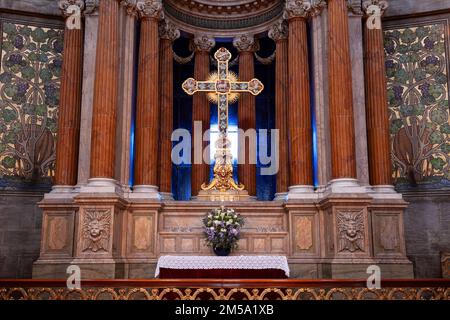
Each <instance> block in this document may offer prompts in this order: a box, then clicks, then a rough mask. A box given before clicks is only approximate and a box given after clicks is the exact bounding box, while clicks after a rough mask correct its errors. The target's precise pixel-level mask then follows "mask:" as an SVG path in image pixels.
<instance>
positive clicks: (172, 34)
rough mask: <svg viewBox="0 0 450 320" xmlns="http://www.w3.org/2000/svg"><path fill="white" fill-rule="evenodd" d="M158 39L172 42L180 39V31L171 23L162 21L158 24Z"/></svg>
mask: <svg viewBox="0 0 450 320" xmlns="http://www.w3.org/2000/svg"><path fill="white" fill-rule="evenodd" d="M159 37H160V38H161V39H166V40H170V41H172V42H173V41H175V40H177V39H178V38H179V37H180V30H178V29H177V28H176V26H175V25H174V24H173V23H172V22H170V21H168V20H163V21H161V23H160V24H159Z"/></svg>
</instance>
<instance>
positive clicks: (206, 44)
mask: <svg viewBox="0 0 450 320" xmlns="http://www.w3.org/2000/svg"><path fill="white" fill-rule="evenodd" d="M215 45H216V41H215V40H214V38H213V37H211V36H208V35H205V34H202V35H196V36H195V37H194V40H193V41H192V47H193V48H192V49H193V50H195V51H208V52H209V51H211V49H212V48H214V46H215Z"/></svg>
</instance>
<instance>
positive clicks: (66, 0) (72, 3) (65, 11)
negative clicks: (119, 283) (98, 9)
mask: <svg viewBox="0 0 450 320" xmlns="http://www.w3.org/2000/svg"><path fill="white" fill-rule="evenodd" d="M58 6H59V9H61V12H62V15H63V16H64V17H66V18H67V17H70V16H72V15H73V14H74V11H73V9H74V7H78V10H79V11H78V14H79V12H81V11H82V10H83V9H84V1H83V0H59V1H58Z"/></svg>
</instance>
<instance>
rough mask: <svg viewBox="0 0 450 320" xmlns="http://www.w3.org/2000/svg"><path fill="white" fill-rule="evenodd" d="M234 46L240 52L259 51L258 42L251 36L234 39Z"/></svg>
mask: <svg viewBox="0 0 450 320" xmlns="http://www.w3.org/2000/svg"><path fill="white" fill-rule="evenodd" d="M233 45H234V46H235V48H236V49H238V51H239V52H246V51H250V52H254V51H258V50H259V44H258V41H257V40H255V37H254V36H253V35H250V34H242V35H239V36H237V37H236V38H234V39H233Z"/></svg>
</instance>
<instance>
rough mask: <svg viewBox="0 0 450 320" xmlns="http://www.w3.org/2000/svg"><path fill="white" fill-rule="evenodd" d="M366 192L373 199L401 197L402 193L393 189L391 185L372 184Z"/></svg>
mask: <svg viewBox="0 0 450 320" xmlns="http://www.w3.org/2000/svg"><path fill="white" fill-rule="evenodd" d="M368 193H369V195H370V196H371V197H373V198H374V199H397V200H401V199H403V196H402V194H401V193H398V192H397V191H395V187H394V186H392V185H380V186H372V187H371V190H370V191H369V192H368Z"/></svg>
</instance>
